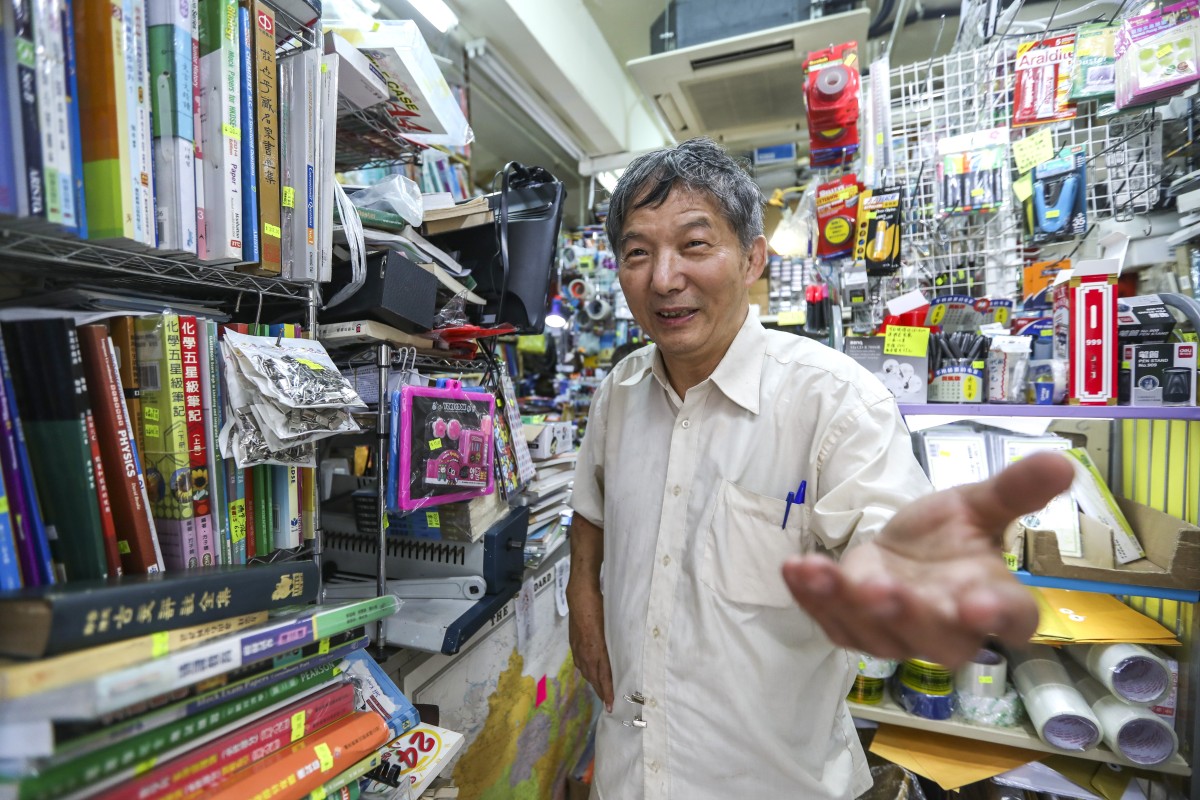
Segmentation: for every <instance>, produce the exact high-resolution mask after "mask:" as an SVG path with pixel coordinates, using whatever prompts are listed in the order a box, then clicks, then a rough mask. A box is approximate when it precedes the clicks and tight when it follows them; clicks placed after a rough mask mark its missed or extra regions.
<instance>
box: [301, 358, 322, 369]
mask: <svg viewBox="0 0 1200 800" xmlns="http://www.w3.org/2000/svg"><path fill="white" fill-rule="evenodd" d="M296 363H297V364H303V365H304V366H306V367H308V368H309V369H311V370H312V371H313V372H324V371H325V367H323V366H321V365H320V364H318V363H317V362H316V361H313V360H312V359H311V358H297V359H296Z"/></svg>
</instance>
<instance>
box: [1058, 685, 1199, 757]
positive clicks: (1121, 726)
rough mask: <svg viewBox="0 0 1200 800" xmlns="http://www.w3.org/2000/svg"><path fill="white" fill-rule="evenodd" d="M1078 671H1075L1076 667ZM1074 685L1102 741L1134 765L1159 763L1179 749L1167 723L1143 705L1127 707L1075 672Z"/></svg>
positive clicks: (1101, 687)
mask: <svg viewBox="0 0 1200 800" xmlns="http://www.w3.org/2000/svg"><path fill="white" fill-rule="evenodd" d="M1076 672H1077V673H1079V670H1076ZM1074 677H1076V678H1077V680H1076V684H1075V685H1076V686H1078V687H1079V692H1080V694H1082V695H1083V699H1084V700H1086V701H1087V703H1088V705H1089V706H1091V709H1092V712H1093V713H1095V715H1096V717H1097V718H1098V719H1099V720H1100V727H1101V728H1103V730H1104V742H1105V744H1107V745H1108V746H1109V747H1110V748H1111V749H1112V751H1113V752H1114V753H1120V754H1121V755H1123V756H1124V757H1125V758H1127V759H1129V760H1130V761H1132V762H1133V763H1135V764H1141V765H1144V766H1153V765H1155V764H1161V763H1163V762H1164V761H1166V760H1167V759H1169V758H1171V756H1173V755H1175V754H1176V753H1177V752H1179V738H1178V737H1177V736H1176V735H1175V730H1174V729H1173V728H1172V727H1171V725H1170V723H1168V722H1167V721H1166V720H1164V719H1163V718H1162V717H1160V716H1158V715H1157V714H1155V713H1154V712H1153V711H1151V710H1150V709H1148V708H1146V707H1145V706H1131V705H1129V704H1128V703H1125V702H1122V701H1121V699H1120V698H1118V697H1114V696H1113V694H1112V693H1111V692H1110V691H1108V689H1106V688H1105V687H1104V686H1102V685H1101V684H1100V682H1099V681H1097V680H1096V679H1095V678H1092V677H1090V676H1088V675H1083V674H1077V675H1075V676H1074Z"/></svg>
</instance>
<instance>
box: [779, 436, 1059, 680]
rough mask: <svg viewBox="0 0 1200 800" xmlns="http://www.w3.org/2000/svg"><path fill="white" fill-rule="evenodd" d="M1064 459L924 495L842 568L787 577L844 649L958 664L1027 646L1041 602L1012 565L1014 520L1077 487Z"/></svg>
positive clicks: (1031, 461)
mask: <svg viewBox="0 0 1200 800" xmlns="http://www.w3.org/2000/svg"><path fill="white" fill-rule="evenodd" d="M1073 475H1074V473H1073V471H1072V468H1071V465H1070V463H1068V462H1067V461H1066V459H1064V458H1062V457H1061V456H1057V455H1053V454H1050V453H1041V454H1037V455H1033V456H1030V457H1029V458H1026V459H1024V460H1022V461H1020V462H1018V463H1017V464H1015V465H1013V466H1011V467H1009V468H1008V469H1006V470H1005V471H1004V472H1002V473H1000V474H999V475H997V476H995V477H994V478H992V479H991V480H988V481H983V482H982V483H977V484H971V485H967V486H959V487H956V488H954V489H947V490H945V491H942V492H936V493H934V494H931V495H927V496H925V497H922V498H921V499H919V500H916V501H914V502H913V503H911V504H910V505H908V506H906V507H905V508H903V509H901V510H900V511H899V512H897V513H896V516H894V517H893V518H892V520H891V521H890V522H889V523H888V524H887V526H885V527H884V529H883V530H882V531H881V532H880V534H879V536H878V537H876V538H875V539H874V540H873V541H871V542H868V543H865V544H863V545H860V546H858V547H854V548H852V549H850V550H848V551H847V552H846V554H845V555H844V556H843V557H842V559H841V562H840V563H835V562H834V561H832V560H830V559H829V558H826V557H824V556H820V555H811V556H803V557H794V558H791V559H789V560H788V561H787V563H785V564H784V567H783V576H784V579H785V580H786V581H787V584H788V587H789V588H790V589H791V592H792V595H793V596H794V597H795V598H796V600H797V602H799V603H800V605H801V606H802V607H803V608H804V609H805V610H806V611H807V612H808V613H809V614H810V615H811V616H812V617H813V618H814V619H815V620H816V621H817V623H818V624H820V626H821V627H822V629H824V631H825V633H826V635H828V636H829V638H830V639H831V640H832V641H833V642H834V643H835V644H838V645H841V646H842V647H848V648H851V649H855V650H861V651H863V652H866V653H870V654H872V655H876V656H881V657H884V658H908V657H921V658H927V659H930V660H932V661H936V662H938V663H941V664H945V665H947V666H950V667H954V666H957V665H959V664H961V663H963V662H965V661H967V660H969V659H970V657H971V656H972V655H974V653H975V651H976V650H977V649H978V648H979V645H980V643H981V642H982V641H983V639H984V638H985V637H986V636H988V635H994V636H996V637H998V638H999V639H1001V640H1002V641H1004V642H1006V643H1008V644H1012V645H1018V646H1019V645H1021V644H1023V643H1024V642H1026V641H1028V639H1029V637H1030V635H1032V634H1033V632H1034V630H1035V629H1036V627H1037V618H1038V614H1037V605H1036V603H1035V602H1034V600H1033V598H1032V596H1031V595H1030V594H1029V592H1028V591H1027V590H1026V589H1025V588H1024V587H1022V586H1021V585H1020V584H1019V583H1018V582H1017V581H1016V579H1015V578H1014V577H1013V575H1012V574H1011V573H1010V572H1009V571H1008V569H1007V568H1006V567H1005V565H1004V561H1003V559H1002V558H1001V555H1000V548H999V544H1000V541H1001V537H1002V536H1003V533H1004V529H1005V528H1006V527H1007V526H1008V524H1009V523H1010V522H1012V520H1014V519H1016V518H1017V517H1019V516H1021V515H1023V514H1027V513H1029V512H1031V511H1036V510H1037V509H1039V508H1042V507H1043V506H1045V505H1046V503H1048V502H1049V501H1050V500H1051V499H1052V498H1053V497H1054V496H1055V495H1057V494H1059V493H1061V492H1063V491H1065V490H1066V488H1067V487H1068V486H1070V484H1071V480H1072V478H1073Z"/></svg>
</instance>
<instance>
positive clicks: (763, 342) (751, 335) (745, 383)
mask: <svg viewBox="0 0 1200 800" xmlns="http://www.w3.org/2000/svg"><path fill="white" fill-rule="evenodd" d="M766 352H767V336H766V330H765V329H764V328H763V326H762V323H761V322H759V321H758V317H756V316H754V315H753V314H750V313H747V314H746V321H745V322H743V323H742V327H741V328H740V329H739V330H738V333H737V336H735V337H734V338H733V342H732V343H731V344H730V345H729V349H728V350H727V351H726V352H725V356H724V357H723V358H722V359H721V363H720V364H717V368H716V369H715V370H713V374H712V375H711V376H709V377H710V379H711V380H712V382H713V383H715V384H716V385H717V388H719V389H720V390H721V391H722V392H723V393H724V394H725V396H726V397H728V398H729V399H730V400H732V401H733V402H734V403H737V404H738V405H739V406H741V407H742V408H744V409H746V410H747V411H749V412H750V413H751V414H757V413H758V408H759V406H758V398H759V388H760V386H761V384H762V364H763V356H764V355H766ZM639 358H640V362H641V363H638V364H636V365H634V367H633V370H632V371H631V372H630V374H629V375H628V376H627V377H626V378H625V379H624V380H622V381H621V382H620V384H619V385H620V386H633V385H635V384H637V383H640V382H641V381H642V380H643V379H644V378H645V377H646V376H647V375H654V377H655V379H657V380H658V382H659V383H660V384H662V386H663V388H666V389H669V387H670V385H671V383H670V381H668V380H667V371H666V368H665V366H664V365H663V361H662V353H661V352H659V350H658V347H657V346H656V345H651V346H650V347H649V348H647V350H646V352H645V353H644V354H643V355H641V356H639Z"/></svg>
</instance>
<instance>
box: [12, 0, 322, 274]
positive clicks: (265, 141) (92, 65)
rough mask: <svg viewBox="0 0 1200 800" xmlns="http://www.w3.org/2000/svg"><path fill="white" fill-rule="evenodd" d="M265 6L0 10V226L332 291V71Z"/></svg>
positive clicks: (200, 1)
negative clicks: (280, 51)
mask: <svg viewBox="0 0 1200 800" xmlns="http://www.w3.org/2000/svg"><path fill="white" fill-rule="evenodd" d="M277 5H280V4H277V3H271V2H265V0H240V2H239V0H87V1H86V2H85V0H45V1H44V2H37V3H29V2H16V1H15V0H3V2H2V3H0V7H2V8H3V11H2V13H0V17H3V19H4V25H3V28H2V30H0V107H2V108H3V109H4V114H3V116H2V117H0V217H11V218H12V219H11V220H10V219H6V220H4V224H5V225H7V226H16V227H20V228H23V229H28V230H34V231H39V232H64V233H67V234H70V235H73V236H77V237H79V238H81V239H89V240H93V241H97V242H103V243H105V244H109V245H115V246H119V247H125V248H131V249H145V248H157V249H158V250H160V251H164V252H165V253H167V254H171V255H176V254H179V255H184V254H186V255H193V256H196V257H198V258H199V259H200V260H201V261H204V262H208V263H211V264H229V265H233V264H241V265H243V266H242V267H241V268H242V269H245V270H247V271H251V272H256V273H259V274H264V275H275V276H283V277H287V278H293V279H296V280H316V279H318V278H322V279H325V280H328V278H329V275H328V272H329V266H330V262H331V258H332V244H331V239H330V236H331V234H332V227H331V225H330V224H329V219H330V212H329V207H331V206H332V194H333V188H332V184H333V170H334V159H333V139H334V137H333V127H334V119H335V116H336V107H337V86H338V79H337V67H338V61H337V58H336V56H332V55H331V56H325V55H323V54H322V53H321V52H320V50H319V49H315V48H313V49H308V50H298V49H295V48H292V49H288V50H286V52H287V53H288V55H287V56H286V57H284V56H280V57H279V58H278V60H277V53H276V47H277V41H283V40H285V39H286V38H287V36H286V35H285V34H280V33H279V32H277V29H276V13H275V10H274V9H275V7H276V6H277ZM283 5H286V6H287V7H288V8H290V9H291V10H292V12H293V13H292V14H291V15H290V16H292V17H294V18H295V19H297V20H300V21H306V22H307V23H308V24H309V25H312V24H314V23H315V18H316V17H317V16H318V15H319V12H318V11H316V10H314V8H313V7H312V6H310V4H309V3H307V2H305V0H287V2H286V3H284V4H283ZM319 7H320V4H319V3H317V4H316V8H319ZM34 52H36V53H37V64H36V69H35V65H34V63H33V59H32V57H31V56H30V57H29V58H28V59H27V58H26V57H25V56H24V55H23V54H25V53H30V54H32V53H34ZM322 134H323V135H322Z"/></svg>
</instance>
